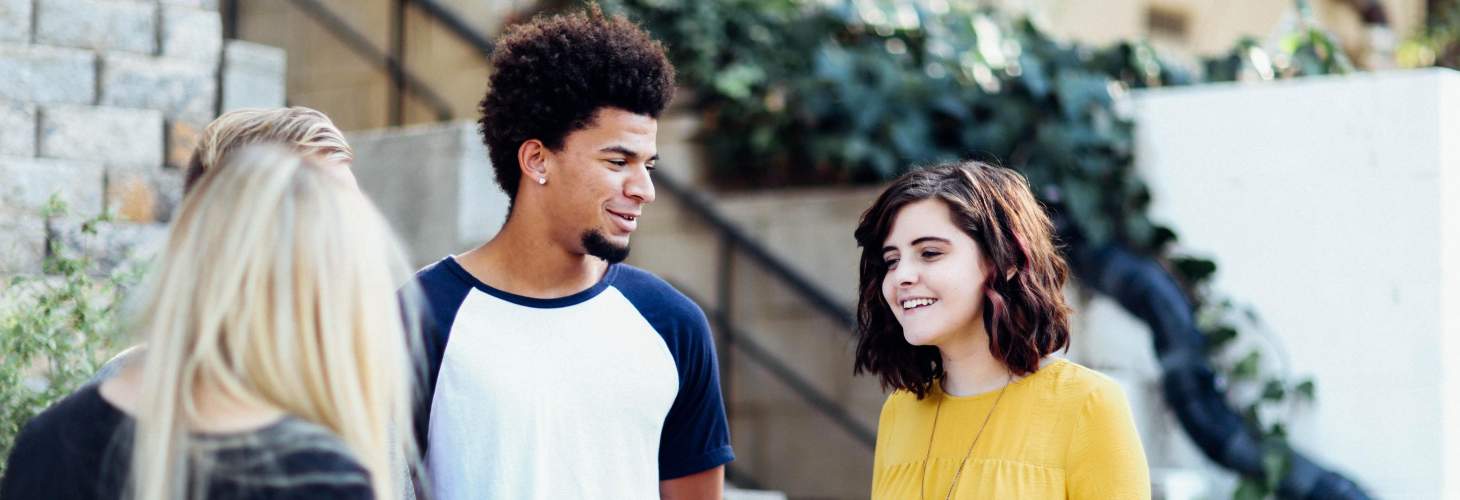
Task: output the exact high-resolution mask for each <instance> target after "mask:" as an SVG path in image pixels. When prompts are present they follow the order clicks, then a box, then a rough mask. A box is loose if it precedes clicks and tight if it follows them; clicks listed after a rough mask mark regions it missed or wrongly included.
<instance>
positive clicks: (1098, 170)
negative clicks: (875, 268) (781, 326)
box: [603, 0, 1353, 498]
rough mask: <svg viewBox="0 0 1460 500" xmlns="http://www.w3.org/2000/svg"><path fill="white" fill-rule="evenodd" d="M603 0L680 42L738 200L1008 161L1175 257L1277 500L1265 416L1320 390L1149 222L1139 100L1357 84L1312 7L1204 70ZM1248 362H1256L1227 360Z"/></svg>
mask: <svg viewBox="0 0 1460 500" xmlns="http://www.w3.org/2000/svg"><path fill="white" fill-rule="evenodd" d="M603 3H604V4H605V8H606V9H607V10H609V11H616V12H622V13H626V14H627V15H628V16H629V17H630V18H632V19H634V20H636V21H638V22H640V23H641V24H643V25H644V26H645V27H646V28H647V29H649V31H651V32H653V33H654V34H655V35H656V37H658V38H659V39H661V40H664V41H665V42H666V45H667V46H668V48H669V51H670V57H671V59H673V60H674V62H675V65H676V67H677V68H678V70H679V76H680V83H681V85H682V86H683V87H685V88H687V89H688V90H689V91H690V94H691V98H690V99H689V101H690V105H691V106H692V107H693V109H695V110H696V111H697V112H698V113H699V114H700V115H701V117H702V118H703V120H702V124H703V128H702V132H701V136H700V137H699V140H700V142H701V143H702V144H703V146H704V147H705V149H706V151H707V152H708V154H709V157H710V160H711V161H710V167H711V170H710V172H709V174H710V178H711V181H712V182H713V183H715V184H716V185H718V186H720V187H721V188H725V189H754V188H760V187H782V186H796V185H827V184H868V183H877V182H883V181H886V180H889V179H891V178H893V177H896V176H897V175H899V174H901V173H903V172H906V171H907V170H909V169H911V168H915V166H917V165H921V164H927V163H932V162H938V161H943V160H950V159H960V158H978V159H984V160H991V161H994V162H997V163H1000V164H1003V165H1005V166H1008V167H1011V168H1015V169H1018V170H1019V171H1021V172H1022V173H1023V174H1024V175H1025V176H1026V177H1027V178H1028V179H1029V181H1030V183H1031V186H1033V187H1034V189H1035V190H1036V193H1037V194H1038V195H1039V196H1040V197H1041V198H1043V199H1045V200H1046V201H1051V202H1054V201H1057V202H1059V203H1060V204H1062V205H1063V206H1064V207H1066V211H1067V213H1068V215H1069V216H1070V217H1071V218H1072V219H1073V220H1074V222H1075V223H1077V224H1078V225H1079V227H1080V228H1081V229H1082V230H1083V231H1084V232H1085V233H1086V235H1087V237H1088V238H1089V239H1091V240H1092V243H1093V244H1096V245H1098V244H1103V243H1109V242H1119V243H1122V244H1125V245H1126V246H1128V247H1131V248H1135V249H1138V250H1140V251H1143V252H1145V253H1146V254H1148V255H1151V256H1153V257H1156V258H1159V259H1163V260H1164V261H1165V262H1167V263H1168V264H1169V265H1170V267H1171V269H1172V271H1173V273H1174V274H1176V275H1177V276H1178V278H1180V279H1182V280H1183V282H1184V283H1185V284H1186V285H1187V288H1188V291H1189V292H1190V294H1191V296H1192V297H1193V298H1194V299H1195V301H1196V303H1197V304H1198V307H1199V317H1200V318H1203V320H1202V321H1201V324H1200V325H1199V326H1200V327H1201V328H1203V331H1204V332H1206V333H1207V335H1208V339H1209V344H1210V346H1211V353H1212V357H1213V360H1214V362H1215V365H1216V366H1218V367H1219V368H1220V369H1222V370H1223V375H1224V378H1225V380H1226V381H1227V384H1228V386H1229V387H1230V388H1234V389H1235V388H1238V387H1242V386H1246V385H1250V384H1258V386H1257V387H1259V388H1261V389H1260V390H1259V391H1258V396H1257V397H1254V398H1250V400H1244V401H1242V402H1238V403H1237V404H1239V406H1240V407H1241V409H1242V411H1243V413H1244V414H1245V415H1249V424H1250V425H1252V428H1253V429H1257V430H1259V431H1260V434H1261V435H1262V436H1263V440H1264V443H1267V444H1269V447H1268V449H1269V450H1270V453H1269V455H1270V457H1269V458H1270V459H1271V460H1267V461H1265V463H1267V462H1272V463H1270V464H1269V465H1270V466H1269V467H1266V468H1265V470H1266V471H1267V472H1268V474H1267V475H1266V479H1263V478H1255V479H1246V480H1244V483H1243V484H1242V486H1241V487H1240V488H1239V489H1238V492H1237V496H1238V497H1239V498H1261V497H1267V496H1271V495H1272V494H1273V492H1274V491H1275V490H1276V485H1277V481H1278V480H1279V479H1280V478H1281V474H1279V472H1281V471H1282V470H1285V467H1286V463H1285V460H1286V455H1285V454H1283V453H1281V450H1283V449H1285V446H1286V433H1285V432H1282V429H1283V428H1284V423H1283V422H1282V421H1280V420H1275V419H1281V418H1282V415H1284V414H1285V413H1284V412H1274V411H1267V410H1264V409H1266V408H1271V407H1273V406H1276V405H1290V404H1296V403H1294V401H1295V400H1294V398H1293V397H1292V396H1293V395H1294V394H1297V395H1299V396H1300V397H1302V398H1305V399H1311V398H1312V395H1313V392H1314V389H1313V383H1312V381H1310V380H1302V381H1293V380H1290V377H1288V376H1287V375H1285V374H1282V373H1279V374H1276V375H1271V374H1267V371H1268V370H1266V369H1265V368H1266V367H1267V365H1266V364H1264V363H1263V362H1262V354H1261V352H1262V350H1260V349H1255V348H1253V347H1251V346H1250V345H1248V344H1250V343H1249V342H1238V341H1239V340H1241V339H1243V338H1246V337H1250V336H1251V335H1250V334H1249V333H1248V332H1249V331H1250V330H1251V329H1252V325H1255V324H1257V321H1256V316H1255V315H1246V319H1247V320H1246V321H1245V322H1242V321H1237V320H1236V319H1234V317H1238V316H1241V315H1235V314H1234V313H1233V311H1234V310H1235V308H1234V307H1233V305H1232V303H1231V301H1230V300H1219V299H1216V297H1218V296H1219V294H1218V293H1217V292H1216V291H1214V290H1211V286H1210V281H1211V278H1212V276H1214V275H1215V274H1216V272H1217V265H1216V263H1215V262H1213V261H1212V260H1210V259H1204V258H1198V257H1193V256H1183V255H1176V254H1174V252H1173V251H1172V250H1171V248H1172V246H1173V245H1172V243H1174V242H1175V241H1176V239H1177V236H1176V232H1175V231H1174V230H1172V229H1171V228H1168V227H1165V226H1163V225H1161V224H1158V223H1156V222H1154V221H1152V220H1151V219H1150V216H1149V214H1148V212H1147V208H1148V206H1149V204H1150V201H1151V193H1150V191H1149V189H1148V188H1147V187H1146V184H1145V183H1144V182H1143V181H1142V180H1141V179H1140V177H1139V176H1138V175H1136V173H1135V171H1134V165H1135V158H1134V136H1133V129H1134V123H1133V122H1132V117H1131V114H1130V102H1129V99H1128V98H1127V93H1128V91H1129V90H1131V89H1139V88H1153V87H1164V86H1173V85H1189V84H1194V83H1200V82H1205V81H1234V80H1268V79H1277V78H1288V77H1296V76H1304V75H1315V74H1335V73H1347V72H1350V71H1352V70H1353V66H1352V64H1350V63H1349V61H1348V59H1347V58H1346V56H1345V55H1344V54H1343V52H1342V50H1341V49H1340V47H1339V45H1338V44H1337V43H1336V42H1335V41H1334V39H1333V38H1332V37H1331V36H1329V35H1328V34H1327V33H1326V32H1325V31H1323V30H1322V29H1321V28H1320V27H1318V26H1317V24H1316V23H1315V22H1314V20H1313V15H1312V11H1311V8H1310V7H1309V5H1308V2H1307V1H1306V0H1298V1H1297V8H1298V11H1299V14H1300V15H1299V19H1300V23H1299V26H1298V27H1297V28H1296V29H1295V30H1294V31H1293V32H1292V33H1290V34H1288V35H1286V36H1284V37H1282V38H1281V39H1280V40H1279V43H1278V44H1277V47H1275V49H1274V50H1268V49H1266V48H1264V47H1262V46H1261V45H1260V44H1259V43H1257V42H1256V41H1254V40H1250V39H1249V40H1243V41H1242V42H1240V43H1239V44H1237V46H1236V47H1235V48H1234V49H1233V50H1232V51H1231V53H1229V54H1227V55H1225V56H1223V57H1218V58H1214V59H1211V60H1207V61H1204V62H1203V63H1202V65H1201V68H1200V71H1197V70H1195V69H1192V70H1188V69H1185V68H1182V67H1179V66H1176V65H1173V64H1170V63H1168V62H1167V61H1165V60H1163V59H1162V58H1161V57H1159V56H1158V54H1157V52H1156V51H1155V50H1154V49H1153V48H1152V47H1151V46H1149V45H1147V44H1145V43H1142V42H1126V43H1120V44H1116V45H1113V46H1110V47H1102V48H1092V47H1088V46H1083V45H1079V44H1069V43H1064V42H1060V41H1057V40H1055V39H1053V38H1052V37H1051V36H1049V34H1047V33H1046V32H1045V31H1044V30H1042V29H1040V27H1039V26H1037V25H1036V24H1035V23H1033V22H1031V21H1030V20H1028V19H1015V18H1011V17H1009V16H1005V15H1003V14H1002V13H1000V12H998V11H995V10H989V9H985V8H977V7H974V6H971V4H972V3H973V2H960V1H946V2H923V1H914V0H856V1H852V0H844V1H838V0H713V1H710V0H698V1H691V0H605V1H604V2H603ZM934 4H937V7H935V6H934ZM1238 319H1240V318H1238ZM1232 349H1239V350H1245V351H1243V352H1242V353H1240V354H1238V355H1237V356H1236V359H1237V361H1236V362H1231V363H1229V362H1225V361H1224V360H1226V359H1229V358H1232V357H1233V356H1232V355H1231V353H1228V352H1227V351H1229V350H1232ZM1234 399H1235V398H1234ZM1269 415H1275V416H1269ZM1254 495H1255V496H1254Z"/></svg>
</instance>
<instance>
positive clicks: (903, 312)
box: [882, 199, 986, 346]
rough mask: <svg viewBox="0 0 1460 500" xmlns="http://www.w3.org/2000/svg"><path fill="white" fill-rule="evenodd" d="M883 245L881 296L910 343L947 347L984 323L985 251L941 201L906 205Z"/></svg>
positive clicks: (934, 200)
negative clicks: (883, 272)
mask: <svg viewBox="0 0 1460 500" xmlns="http://www.w3.org/2000/svg"><path fill="white" fill-rule="evenodd" d="M882 245H883V246H882V261H883V263H884V264H885V265H886V269H887V274H886V275H885V276H883V279H882V297H883V298H884V299H886V300H887V304H888V305H889V306H890V307H891V308H892V315H893V316H895V317H897V322H898V323H900V324H901V325H902V334H903V336H904V337H905V338H906V339H907V342H908V343H909V344H912V345H920V346H922V345H932V346H940V345H945V344H948V343H949V342H952V341H956V340H960V339H961V338H962V337H965V336H967V335H968V334H971V333H972V332H974V331H976V330H975V329H976V328H977V327H978V326H980V325H981V324H982V323H981V322H982V321H983V316H982V314H983V311H982V304H983V287H984V275H985V271H986V270H985V265H984V257H983V253H982V252H980V251H979V249H978V245H977V244H976V243H975V242H974V240H973V238H971V237H969V235H968V234H967V233H964V232H963V230H961V229H959V228H958V227H957V226H955V225H953V217H952V213H951V212H950V211H949V209H948V205H947V204H945V203H944V202H943V201H942V200H937V199H927V200H922V201H918V202H915V203H911V204H909V205H907V206H905V207H903V208H902V209H901V210H899V211H898V213H897V215H896V216H895V217H894V218H893V221H892V231H890V232H889V233H888V234H887V239H886V240H885V241H884V242H883V243H882ZM976 322H977V323H976Z"/></svg>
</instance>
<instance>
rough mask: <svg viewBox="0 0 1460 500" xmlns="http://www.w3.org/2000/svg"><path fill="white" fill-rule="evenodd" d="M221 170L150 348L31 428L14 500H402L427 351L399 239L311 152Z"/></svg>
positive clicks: (182, 240)
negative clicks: (416, 361) (401, 290)
mask: <svg viewBox="0 0 1460 500" xmlns="http://www.w3.org/2000/svg"><path fill="white" fill-rule="evenodd" d="M223 163H224V165H223V168H218V169H213V170H211V171H209V172H207V173H205V174H204V175H203V176H202V177H201V179H200V181H199V183H198V185H197V186H196V187H195V188H194V189H193V191H192V193H191V194H190V195H189V196H188V197H187V198H186V199H185V201H184V205H183V208H182V210H181V211H180V212H179V216H178V218H177V220H175V221H174V223H173V227H172V228H171V231H170V233H169V236H168V242H167V245H166V247H165V250H164V251H163V254H162V255H161V256H160V257H159V259H158V261H157V262H158V264H157V268H156V269H155V270H154V273H153V275H152V276H151V278H150V280H149V284H148V286H146V287H145V290H146V291H147V294H146V295H145V296H144V300H143V301H142V302H141V303H140V304H141V307H140V309H139V311H138V317H137V318H136V319H135V320H134V321H133V322H132V323H131V324H134V325H135V328H136V330H135V332H136V333H139V334H143V335H145V339H144V340H145V342H146V348H145V350H144V351H142V352H141V353H140V354H137V355H133V356H129V357H128V359H127V360H126V361H125V362H124V364H123V365H121V366H120V367H119V368H118V370H117V372H116V374H115V376H112V377H110V378H107V379H106V380H104V381H102V382H101V383H99V384H89V385H87V386H85V387H83V388H82V389H80V390H78V391H77V392H76V393H74V394H72V395H71V396H69V397H67V398H65V399H63V400H62V401H60V402H58V403H56V404H55V405H53V406H52V407H51V408H49V409H47V410H46V411H44V412H43V413H41V414H40V415H38V416H37V417H36V418H34V419H33V420H32V421H31V422H29V423H28V424H27V425H26V426H25V427H24V429H22V431H21V433H20V435H19V436H17V438H16V443H15V447H14V448H13V449H12V451H11V455H10V457H9V459H8V469H7V473H6V475H5V477H4V478H3V479H0V499H3V500H11V499H30V498H36V499H92V498H98V499H108V498H138V499H149V500H150V499H182V498H187V499H209V500H214V499H259V500H264V499H295V498H299V499H303V498H325V499H334V498H338V499H374V498H380V499H394V498H397V497H398V496H400V493H401V492H402V491H403V485H401V484H399V482H400V479H401V478H400V474H398V473H396V472H395V471H398V470H402V469H403V467H404V466H408V465H410V458H411V457H414V456H415V453H414V444H413V443H414V440H413V439H412V434H411V432H410V426H409V425H405V423H408V422H410V405H411V399H410V387H411V380H412V377H411V368H410V366H411V361H412V359H411V356H413V355H414V353H416V352H417V348H416V347H415V346H411V345H407V342H408V340H409V339H412V338H414V336H413V335H409V334H407V333H406V332H405V331H404V330H405V329H404V325H409V324H414V321H413V320H407V319H406V318H407V317H408V316H409V314H408V312H409V311H408V310H403V309H402V307H401V303H400V302H398V296H397V293H396V284H397V283H401V282H405V281H406V280H407V277H408V276H409V275H410V270H409V268H408V267H407V266H406V264H405V259H404V257H403V255H404V253H403V252H402V251H401V249H400V245H399V243H398V242H397V241H396V240H395V239H394V238H393V237H392V236H391V235H390V231H389V228H388V226H387V224H386V223H385V221H384V218H383V217H382V216H381V215H380V214H379V212H378V211H377V210H376V209H375V207H374V206H373V205H371V204H370V203H369V201H368V200H366V199H365V197H364V196H363V195H361V194H360V193H359V191H358V190H357V189H355V188H354V186H353V185H351V184H350V183H348V182H346V181H344V180H341V179H340V178H339V176H337V175H336V174H334V173H332V172H330V171H328V170H326V167H322V166H320V165H318V164H316V163H315V162H314V161H313V160H310V159H307V158H305V157H303V156H301V155H299V154H298V153H295V152H291V151H289V150H288V149H286V148H283V147H280V146H254V147H250V148H247V149H244V150H242V151H239V152H237V153H235V154H233V155H230V156H228V157H226V158H225V160H224V162H223Z"/></svg>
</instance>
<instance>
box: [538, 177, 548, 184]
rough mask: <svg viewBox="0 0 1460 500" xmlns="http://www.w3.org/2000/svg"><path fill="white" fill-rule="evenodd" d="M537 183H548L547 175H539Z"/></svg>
mask: <svg viewBox="0 0 1460 500" xmlns="http://www.w3.org/2000/svg"><path fill="white" fill-rule="evenodd" d="M537 184H538V185H539V186H541V185H545V184H547V177H538V178H537Z"/></svg>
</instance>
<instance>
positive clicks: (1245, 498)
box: [1232, 477, 1267, 500]
mask: <svg viewBox="0 0 1460 500" xmlns="http://www.w3.org/2000/svg"><path fill="white" fill-rule="evenodd" d="M1265 498H1267V488H1266V487H1264V486H1263V484H1262V483H1261V482H1259V481H1255V480H1252V479H1248V478H1245V477H1244V478H1242V480H1241V481H1240V482H1239V483H1237V489H1236V490H1234V491H1233V492H1232V500H1264V499H1265Z"/></svg>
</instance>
